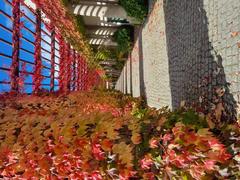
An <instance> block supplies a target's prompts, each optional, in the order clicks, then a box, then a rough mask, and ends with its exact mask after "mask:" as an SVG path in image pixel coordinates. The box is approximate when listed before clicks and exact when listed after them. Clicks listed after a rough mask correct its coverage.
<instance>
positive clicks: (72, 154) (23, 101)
mask: <svg viewBox="0 0 240 180" xmlns="http://www.w3.org/2000/svg"><path fill="white" fill-rule="evenodd" d="M210 122H211V124H210V125H209V123H210ZM210 127H211V128H210ZM239 134H240V133H239V125H238V124H237V123H236V124H228V125H226V126H223V127H222V128H221V129H216V128H214V125H213V124H212V121H210V119H209V116H207V115H206V116H205V115H203V114H201V113H197V112H195V111H194V110H189V109H188V110H187V109H186V108H181V109H179V110H177V111H174V112H171V111H170V110H169V109H168V108H162V109H160V110H156V109H153V108H146V107H145V106H144V103H142V102H141V101H140V100H138V99H132V98H130V97H126V96H123V95H121V94H119V93H117V92H102V91H93V92H87V93H79V92H74V93H71V94H68V95H57V94H43V95H41V96H22V97H13V96H2V97H1V101H0V177H1V178H4V179H80V180H81V179H83V180H85V179H86V180H88V179H89V180H101V179H114V180H115V179H121V180H127V179H146V180H154V179H176V180H179V179H183V180H188V179H189V180H191V179H206V180H208V179H240V136H239Z"/></svg>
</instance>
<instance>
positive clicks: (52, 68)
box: [50, 27, 55, 92]
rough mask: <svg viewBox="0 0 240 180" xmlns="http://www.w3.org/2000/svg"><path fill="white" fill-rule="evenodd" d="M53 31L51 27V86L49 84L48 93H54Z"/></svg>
mask: <svg viewBox="0 0 240 180" xmlns="http://www.w3.org/2000/svg"><path fill="white" fill-rule="evenodd" d="M54 74H55V29H54V27H52V32H51V84H50V91H51V92H53V91H54V85H55V83H54V82H55V81H54V79H55V76H54Z"/></svg>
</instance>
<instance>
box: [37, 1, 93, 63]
mask: <svg viewBox="0 0 240 180" xmlns="http://www.w3.org/2000/svg"><path fill="white" fill-rule="evenodd" d="M32 1H33V2H34V3H35V4H36V6H37V8H39V9H41V11H42V12H43V13H45V14H46V15H47V17H48V18H49V19H50V21H51V23H52V25H54V26H55V27H57V30H58V31H59V32H60V34H61V35H62V36H63V37H64V38H65V39H66V40H67V41H68V42H69V43H70V44H71V45H72V46H73V47H74V48H75V49H76V50H78V51H79V52H81V54H82V56H84V57H85V59H87V60H88V61H89V62H90V61H91V60H93V55H92V52H91V49H90V47H89V44H88V43H87V41H86V40H85V39H84V37H83V36H82V34H81V33H80V32H79V31H78V29H77V25H76V22H75V19H74V17H73V16H72V15H71V14H70V13H69V12H68V10H67V9H66V8H65V7H64V5H63V4H62V2H61V1H60V0H32Z"/></svg>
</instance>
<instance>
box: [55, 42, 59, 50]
mask: <svg viewBox="0 0 240 180" xmlns="http://www.w3.org/2000/svg"><path fill="white" fill-rule="evenodd" d="M55 48H56V50H57V51H59V44H58V43H57V42H55Z"/></svg>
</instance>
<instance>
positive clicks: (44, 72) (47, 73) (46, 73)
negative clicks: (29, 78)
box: [42, 68, 51, 76]
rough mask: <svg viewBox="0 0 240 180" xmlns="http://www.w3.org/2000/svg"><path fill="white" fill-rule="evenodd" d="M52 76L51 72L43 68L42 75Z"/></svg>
mask: <svg viewBox="0 0 240 180" xmlns="http://www.w3.org/2000/svg"><path fill="white" fill-rule="evenodd" d="M50 74H51V71H50V70H49V69H46V68H42V75H45V76H49V75H50Z"/></svg>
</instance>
